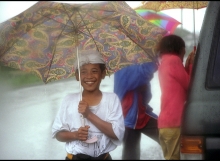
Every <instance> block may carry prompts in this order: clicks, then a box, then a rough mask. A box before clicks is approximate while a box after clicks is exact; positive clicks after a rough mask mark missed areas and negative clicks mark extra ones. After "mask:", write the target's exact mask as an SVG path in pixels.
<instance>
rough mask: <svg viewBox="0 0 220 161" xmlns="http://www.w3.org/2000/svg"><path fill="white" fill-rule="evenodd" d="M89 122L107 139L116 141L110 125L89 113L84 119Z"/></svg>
mask: <svg viewBox="0 0 220 161" xmlns="http://www.w3.org/2000/svg"><path fill="white" fill-rule="evenodd" d="M86 118H87V119H88V120H89V121H90V122H92V123H93V124H94V125H95V126H96V127H97V128H98V129H99V130H100V131H102V132H103V133H104V134H106V135H107V136H108V137H110V138H112V139H114V140H118V138H117V136H116V135H115V133H114V131H113V129H112V124H111V123H109V122H106V121H104V120H102V119H100V118H99V117H98V116H96V115H95V114H93V113H92V112H90V113H89V114H88V115H87V117H86Z"/></svg>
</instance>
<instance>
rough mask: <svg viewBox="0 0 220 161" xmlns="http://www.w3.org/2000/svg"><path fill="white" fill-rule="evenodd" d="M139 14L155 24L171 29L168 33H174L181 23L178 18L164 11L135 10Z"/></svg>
mask: <svg viewBox="0 0 220 161" xmlns="http://www.w3.org/2000/svg"><path fill="white" fill-rule="evenodd" d="M135 11H136V12H137V13H138V14H139V15H141V16H142V17H143V18H144V19H146V20H148V21H150V22H152V23H153V24H155V25H157V26H159V27H161V28H163V29H165V30H167V31H169V33H168V34H172V33H173V32H174V31H175V29H176V28H177V26H178V25H179V24H181V23H180V22H179V21H177V20H176V19H174V18H172V17H170V16H168V15H166V14H164V13H162V12H154V11H151V10H145V9H138V10H135Z"/></svg>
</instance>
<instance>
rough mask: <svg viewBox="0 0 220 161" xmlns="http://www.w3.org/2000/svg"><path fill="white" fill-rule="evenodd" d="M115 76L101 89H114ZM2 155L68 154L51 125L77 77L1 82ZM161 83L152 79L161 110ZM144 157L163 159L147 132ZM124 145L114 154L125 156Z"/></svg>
mask: <svg viewBox="0 0 220 161" xmlns="http://www.w3.org/2000/svg"><path fill="white" fill-rule="evenodd" d="M113 77H114V76H111V77H110V78H109V77H107V78H105V80H104V81H103V82H102V83H101V90H102V91H106V92H112V91H113ZM0 89H1V94H0V127H1V130H0V159H7V160H8V159H42V160H43V159H48V160H52V159H55V160H60V159H64V158H65V156H66V152H65V147H64V145H65V144H64V143H63V142H59V141H57V140H56V139H52V138H51V126H52V123H53V120H54V118H55V115H56V113H57V111H58V108H59V106H60V104H61V100H62V99H63V97H64V96H65V95H66V94H67V93H72V92H78V91H79V83H78V82H77V81H76V80H75V78H71V79H66V80H60V81H55V82H51V83H48V84H43V83H42V84H38V85H34V86H30V87H25V88H20V89H11V88H10V87H9V86H7V83H1V82H0ZM159 90H160V89H159V86H158V81H157V77H155V78H154V79H153V80H152V91H153V92H154V97H153V99H152V100H151V103H150V104H151V106H152V107H153V108H154V111H155V113H157V114H158V113H159V104H158V103H159V102H158V100H159V97H160V96H159V95H160V91H159ZM141 149H142V150H141V159H142V160H163V159H164V158H163V155H162V151H161V148H160V146H159V145H158V143H156V142H155V141H153V140H151V139H150V138H148V137H146V136H144V135H143V136H142V140H141ZM121 151H122V146H119V147H117V148H116V149H115V150H114V151H112V152H111V153H110V154H111V156H112V158H113V159H115V160H120V159H121Z"/></svg>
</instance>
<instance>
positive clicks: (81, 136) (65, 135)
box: [56, 126, 89, 142]
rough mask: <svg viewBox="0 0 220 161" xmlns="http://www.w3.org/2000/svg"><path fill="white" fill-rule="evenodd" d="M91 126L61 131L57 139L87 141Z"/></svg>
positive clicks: (62, 140)
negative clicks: (71, 130) (72, 130)
mask: <svg viewBox="0 0 220 161" xmlns="http://www.w3.org/2000/svg"><path fill="white" fill-rule="evenodd" d="M88 129H89V126H85V127H80V128H79V129H78V131H74V132H70V131H59V132H58V133H57V134H56V139H57V140H58V141H61V142H70V141H74V140H81V141H85V140H87V137H88Z"/></svg>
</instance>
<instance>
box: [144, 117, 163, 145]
mask: <svg viewBox="0 0 220 161" xmlns="http://www.w3.org/2000/svg"><path fill="white" fill-rule="evenodd" d="M141 133H143V134H144V135H146V136H148V137H150V138H151V139H153V140H154V141H156V142H157V143H159V130H158V127H157V119H154V118H152V117H151V118H150V120H149V121H148V122H147V124H146V126H145V127H144V128H142V129H141Z"/></svg>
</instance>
